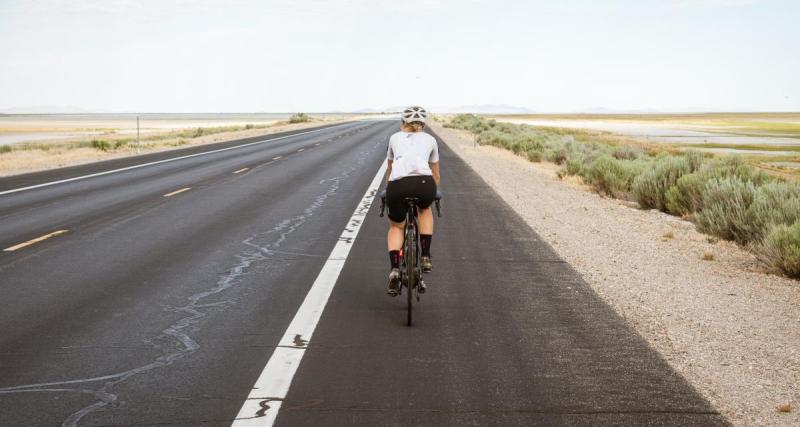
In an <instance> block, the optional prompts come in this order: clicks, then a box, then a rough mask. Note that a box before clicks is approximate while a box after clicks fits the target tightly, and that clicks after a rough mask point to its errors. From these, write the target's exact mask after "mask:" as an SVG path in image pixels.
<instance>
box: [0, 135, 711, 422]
mask: <svg viewBox="0 0 800 427" xmlns="http://www.w3.org/2000/svg"><path fill="white" fill-rule="evenodd" d="M396 130H397V123H396V122H355V123H349V124H345V125H339V126H332V127H327V128H325V129H320V130H317V131H314V132H311V133H306V132H300V133H296V134H295V135H291V134H287V135H283V136H270V137H265V138H259V139H251V140H248V141H237V142H232V143H226V144H223V145H220V146H218V147H207V148H206V149H205V150H201V151H207V150H209V149H211V150H215V149H220V148H230V149H227V150H225V151H218V152H215V153H212V154H207V155H197V156H194V157H188V158H184V159H180V160H175V161H167V162H163V163H158V164H152V165H149V166H145V167H137V168H134V169H129V170H126V171H121V172H117V173H112V174H106V175H101V176H96V177H93V178H87V179H79V180H74V181H70V182H64V183H61V184H56V185H52V186H45V187H41V188H35V189H30V190H26V191H19V192H14V193H6V194H2V193H3V192H8V191H9V190H13V189H14V188H19V187H25V186H33V185H39V184H43V183H47V182H49V181H53V180H63V179H72V178H75V177H79V176H82V175H85V174H87V173H88V174H92V173H98V172H102V171H104V170H109V169H116V168H122V167H130V166H134V165H136V164H139V163H141V162H157V161H162V160H166V159H168V158H169V157H174V156H177V155H191V154H198V153H199V152H200V151H197V150H199V149H196V148H193V149H192V150H195V151H191V152H183V153H181V154H175V153H173V154H172V155H168V154H159V155H158V157H150V158H145V159H142V158H139V159H128V160H124V161H121V163H115V164H108V163H106V164H95V165H89V166H82V167H78V168H69V169H62V170H58V171H53V172H48V173H40V174H31V175H28V176H22V177H16V178H8V179H0V248H16V249H15V250H13V251H3V252H0V424H1V425H11V426H15V425H25V426H28V425H60V424H62V423H63V424H67V425H70V424H71V425H173V424H176V425H230V424H231V422H233V420H234V418H236V417H237V414H238V413H239V411H240V409H241V408H242V406H243V404H244V402H245V399H246V398H247V397H248V394H249V393H250V391H251V389H252V388H253V384H254V382H255V381H256V379H257V378H258V377H259V375H260V374H261V373H262V371H263V370H264V367H265V365H266V364H267V362H268V361H269V360H270V358H271V356H272V355H273V353H274V352H275V351H276V347H277V346H278V344H279V341H280V340H281V338H282V336H283V335H284V333H285V332H286V331H287V326H288V325H289V324H290V322H291V321H292V319H293V318H294V316H295V314H296V312H297V311H298V307H300V305H301V303H303V301H304V299H305V297H306V294H307V293H308V292H309V290H310V289H311V287H312V284H313V283H314V282H315V280H316V279H317V277H318V275H320V271H321V269H322V268H323V265H324V264H325V262H326V260H327V259H328V258H329V256H330V255H331V251H332V250H333V249H334V247H335V246H336V245H337V242H338V241H339V240H340V235H341V234H342V231H343V229H346V228H347V227H348V226H349V225H348V224H349V222H350V220H351V215H352V214H353V212H354V210H355V209H357V207H358V206H359V204H360V203H361V201H362V197H363V195H364V193H365V191H366V190H367V188H368V186H369V184H370V182H371V181H372V180H373V178H374V177H375V175H376V172H377V171H378V168H379V166H380V165H381V163H382V161H383V159H384V156H385V150H386V142H387V138H388V136H389V135H390V134H391V133H393V132H394V131H396ZM278 137H280V139H274V140H272V141H265V142H260V143H258V141H260V140H263V139H272V138H278ZM242 144H251V145H247V146H243V147H241V148H232V147H235V146H238V145H242ZM441 155H442V173H443V189H444V191H445V193H446V200H445V203H444V217H443V218H441V219H440V220H438V221H437V223H436V227H437V229H436V235H435V238H434V242H433V254H434V272H433V273H432V274H430V275H429V276H428V280H427V282H428V283H429V288H430V290H429V292H428V293H426V294H425V295H423V299H422V302H421V303H420V304H419V305H418V306H417V308H418V309H417V311H416V312H415V325H414V326H413V327H411V328H409V327H406V326H405V324H404V321H405V312H404V304H403V300H402V299H400V298H397V299H392V298H390V297H388V296H386V295H385V293H384V285H385V275H386V273H387V256H386V253H385V231H386V224H385V221H386V220H385V218H378V216H377V206H376V205H373V206H372V207H371V209H370V211H369V213H368V216H367V217H366V220H365V221H364V222H363V225H362V226H361V230H360V232H359V234H358V237H357V238H356V239H355V241H354V243H353V244H352V247H351V250H350V253H349V256H348V257H347V259H346V261H345V262H344V266H343V268H342V270H341V274H340V275H339V276H338V280H337V281H336V282H335V283H336V284H335V287H334V288H333V291H332V294H331V296H330V299H329V300H328V302H327V305H326V306H325V310H324V312H323V313H322V316H321V318H320V320H319V323H318V324H317V326H316V330H315V331H314V335H313V337H312V338H311V339H310V341H309V342H308V343H303V345H304V350H303V353H304V356H303V359H302V361H301V363H300V365H299V369H298V370H297V372H296V374H295V376H294V379H293V382H292V383H291V384H292V385H291V388H290V389H289V392H288V395H287V396H286V398H285V399H283V401H282V402H281V403H282V405H281V409H280V412H279V413H278V415H277V422H276V424H277V425H286V426H295V425H368V426H373V425H537V424H538V425H599V424H610V425H726V422H725V420H724V419H723V418H722V417H721V416H720V415H719V414H717V413H716V411H715V410H714V409H713V408H712V407H710V405H709V404H708V403H707V402H706V401H705V400H704V399H703V398H702V397H701V396H699V395H698V393H697V392H696V391H694V390H693V389H692V387H691V386H690V385H689V384H688V383H687V382H686V381H685V380H684V379H683V378H681V377H680V376H679V375H678V374H677V373H675V372H674V371H673V370H672V369H671V368H670V367H669V366H668V364H667V363H666V362H665V361H664V360H663V359H662V358H661V357H660V356H659V355H658V354H657V353H656V352H654V351H653V350H652V349H651V348H650V347H649V346H648V345H647V344H646V342H645V341H643V340H642V339H641V338H640V337H639V336H638V335H637V334H636V333H635V332H634V331H632V330H631V329H630V328H628V327H627V326H626V325H625V324H624V322H623V320H622V319H621V318H619V317H618V316H617V315H616V314H615V313H614V312H613V310H612V309H610V308H609V307H608V306H607V305H605V304H604V303H603V302H602V301H601V300H600V298H599V297H598V296H597V295H596V294H594V293H593V292H592V291H591V289H590V288H589V287H588V286H587V285H586V284H585V283H584V282H583V281H582V280H581V279H580V277H579V276H578V274H577V273H576V272H575V271H574V270H573V269H572V268H571V267H570V266H569V265H568V264H566V263H564V262H563V261H562V260H561V259H559V258H558V256H557V255H556V254H555V253H554V252H553V250H552V249H551V248H550V247H549V246H548V245H547V244H546V243H545V242H543V241H542V240H541V239H540V238H539V237H538V236H537V235H536V233H534V232H533V231H532V230H531V229H530V228H528V227H527V226H526V225H525V224H524V222H523V221H522V220H521V219H520V218H519V217H518V216H517V215H516V214H514V213H513V212H512V211H511V210H510V208H509V207H508V206H507V205H506V204H505V203H504V202H503V201H502V200H500V199H499V198H498V197H497V195H496V194H495V193H494V192H493V191H492V190H491V189H490V188H489V187H488V186H487V185H486V184H485V183H484V182H483V181H482V180H481V179H480V177H478V176H477V175H475V173H474V172H473V171H472V170H471V169H469V167H468V166H467V165H466V164H464V163H463V162H462V161H460V160H459V159H458V158H457V157H455V155H453V154H452V153H451V152H450V150H448V149H447V147H446V146H441ZM58 232H60V234H52V233H58ZM48 235H50V237H49V238H47V239H44V240H37V238H39V237H43V236H48ZM265 406H266V408H265V410H269V409H267V408H269V405H265ZM261 415H263V414H261ZM254 416H258V415H255V414H254ZM255 420H256V421H258V418H256V419H255Z"/></svg>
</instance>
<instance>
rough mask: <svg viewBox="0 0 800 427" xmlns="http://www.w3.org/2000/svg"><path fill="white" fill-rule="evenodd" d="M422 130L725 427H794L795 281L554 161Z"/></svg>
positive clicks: (798, 380)
mask: <svg viewBox="0 0 800 427" xmlns="http://www.w3.org/2000/svg"><path fill="white" fill-rule="evenodd" d="M432 128H433V131H434V132H436V133H437V134H438V135H439V136H440V137H441V138H443V139H444V140H445V141H446V142H447V145H448V146H449V147H450V148H451V149H452V150H453V151H454V152H455V153H457V154H458V155H459V156H460V157H461V158H462V159H464V160H465V161H466V162H467V163H468V164H469V165H470V166H471V167H472V168H473V169H475V171H476V172H477V173H478V174H480V175H481V176H482V177H483V179H484V180H486V182H487V183H488V184H489V185H490V186H491V187H492V188H494V190H495V191H497V193H498V194H499V195H500V196H501V197H503V199H505V200H506V202H507V203H508V204H509V205H510V206H511V207H512V208H513V209H514V210H515V211H516V212H517V213H518V214H519V215H520V216H521V217H522V218H523V219H525V221H526V222H527V223H528V224H529V225H530V226H531V228H533V229H534V230H535V231H536V232H537V233H538V234H539V235H540V236H541V237H542V238H543V239H545V240H546V241H548V242H549V243H550V245H552V247H553V248H554V249H555V250H556V251H557V252H558V253H559V255H560V256H561V257H563V258H564V259H565V260H566V261H567V262H569V263H570V264H571V265H572V266H573V267H574V268H575V269H576V270H578V272H579V273H580V274H581V275H582V276H583V278H584V279H585V280H586V281H587V282H588V283H589V285H591V286H592V288H594V290H595V291H596V292H597V293H598V294H599V295H600V296H601V297H602V298H603V299H604V300H605V301H606V302H607V303H608V304H609V305H611V306H612V307H613V308H614V309H615V310H616V311H617V312H618V313H619V314H620V315H621V316H622V317H623V318H625V320H626V322H627V323H628V324H630V325H631V327H633V328H634V329H635V330H636V331H638V333H639V334H641V335H642V336H643V337H644V338H645V339H646V340H647V341H648V342H649V343H650V344H651V345H652V346H653V347H654V348H655V349H656V350H658V351H659V352H660V353H661V354H662V355H663V356H664V358H665V359H666V360H668V361H669V363H670V364H671V365H672V366H673V367H674V368H675V369H676V370H678V371H679V372H680V373H681V374H682V375H684V377H686V378H687V380H689V382H690V383H692V384H693V385H694V387H695V388H697V389H698V390H699V391H700V392H701V393H702V394H703V395H704V396H705V397H706V398H707V399H708V400H709V401H710V402H711V403H712V404H713V405H714V406H715V407H717V408H718V409H719V410H720V412H721V413H723V414H724V415H725V416H726V417H728V418H729V419H730V420H731V421H732V422H733V423H734V424H735V425H740V426H755V425H758V426H761V425H774V426H797V425H800V282H798V281H795V280H791V279H787V278H784V277H779V276H775V275H771V274H767V273H765V272H764V271H762V270H761V268H760V266H759V264H758V263H757V262H756V260H755V258H754V257H753V256H752V255H750V254H749V253H748V252H746V251H745V250H743V249H741V248H739V247H737V246H736V245H735V244H732V243H729V242H716V243H714V241H713V240H709V238H708V236H706V235H704V234H701V233H699V232H697V231H696V230H695V227H694V224H692V223H691V222H688V221H684V220H681V219H679V218H676V217H673V216H670V215H667V214H664V213H661V212H658V211H646V210H641V209H638V208H636V207H635V206H634V205H632V204H630V203H626V202H623V201H619V200H614V199H609V198H605V197H601V196H600V195H598V194H595V193H593V192H590V191H587V188H586V187H584V186H582V185H581V184H580V183H577V182H575V181H560V180H559V179H558V178H557V177H556V171H557V170H558V167H557V166H555V165H552V164H546V163H531V162H529V161H527V160H526V159H523V158H521V157H518V156H516V155H514V154H513V153H511V152H509V151H505V150H501V149H498V148H495V147H489V146H478V147H474V146H473V142H472V137H471V135H469V134H467V133H466V132H465V131H460V130H454V129H446V128H443V127H442V126H440V125H439V124H438V123H434V124H433V126H432ZM442 173H443V174H446V173H447V165H443V172H442ZM706 254H711V255H706ZM704 255H705V256H713V260H704V259H703V258H704ZM787 403H788V404H790V405H791V408H792V411H791V412H789V413H784V412H779V410H778V406H779V405H783V404H787Z"/></svg>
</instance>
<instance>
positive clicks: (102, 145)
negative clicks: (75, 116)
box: [91, 139, 111, 151]
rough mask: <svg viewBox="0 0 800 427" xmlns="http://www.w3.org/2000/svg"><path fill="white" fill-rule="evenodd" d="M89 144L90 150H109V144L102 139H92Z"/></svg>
mask: <svg viewBox="0 0 800 427" xmlns="http://www.w3.org/2000/svg"><path fill="white" fill-rule="evenodd" d="M91 144H92V148H94V149H97V150H100V151H108V150H110V149H111V143H110V142H108V141H106V140H103V139H93V140H92V142H91Z"/></svg>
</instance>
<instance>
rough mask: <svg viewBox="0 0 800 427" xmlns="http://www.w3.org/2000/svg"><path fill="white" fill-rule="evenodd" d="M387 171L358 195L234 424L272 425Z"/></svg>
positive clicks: (235, 426) (376, 177) (380, 170)
mask: <svg viewBox="0 0 800 427" xmlns="http://www.w3.org/2000/svg"><path fill="white" fill-rule="evenodd" d="M385 172H386V162H383V164H382V165H381V167H380V168H379V169H378V173H377V174H375V178H373V180H372V182H371V183H370V185H369V187H368V188H367V192H366V194H364V197H362V198H361V202H359V204H358V206H357V207H356V210H355V212H353V215H352V216H351V217H350V221H348V222H347V225H346V226H345V229H344V231H343V232H342V234H341V235H340V237H339V241H338V242H337V243H336V245H335V246H334V247H333V251H331V254H330V256H328V259H327V260H326V261H325V264H324V265H323V266H322V271H320V273H319V275H318V276H317V279H316V280H315V281H314V284H313V285H311V289H310V290H309V291H308V294H307V295H306V298H305V300H304V301H303V303H302V304H301V305H300V308H299V309H298V310H297V313H296V314H295V316H294V319H292V323H290V324H289V327H288V328H286V332H285V333H284V334H283V338H281V340H280V341H279V342H278V346H277V347H276V348H275V351H274V352H273V353H272V356H271V357H270V358H269V361H267V365H266V366H265V367H264V370H263V371H262V372H261V375H260V376H259V377H258V380H256V383H255V384H254V385H253V388H252V389H251V390H250V394H249V395H248V396H247V400H245V401H244V404H243V405H242V409H240V410H239V414H238V415H237V416H236V419H235V420H234V421H233V426H234V427H242V426H271V425H272V424H273V423H274V422H275V418H276V417H277V416H278V411H279V410H280V408H281V403H282V402H283V399H284V398H285V397H286V394H287V393H288V392H289V386H290V385H291V383H292V379H293V378H294V374H295V372H297V368H298V366H300V361H301V360H302V359H303V355H304V354H305V351H306V348H307V346H308V343H309V341H310V340H311V336H312V334H313V333H314V329H315V328H316V326H317V322H319V318H320V316H322V311H323V310H324V309H325V305H326V304H327V302H328V298H329V297H330V295H331V292H332V291H333V287H334V285H336V280H337V279H338V278H339V273H341V271H342V267H343V266H344V263H345V261H346V260H347V256H348V254H350V248H352V247H353V242H354V241H355V239H356V237H357V236H358V231H359V230H360V229H361V225H362V224H363V223H364V218H366V215H367V212H368V211H369V208H370V206H371V205H372V201H373V199H374V198H375V194H376V193H377V192H378V187H379V186H380V184H381V181H382V179H383V174H384V173H385Z"/></svg>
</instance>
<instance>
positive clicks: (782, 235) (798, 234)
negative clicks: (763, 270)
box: [763, 221, 800, 278]
mask: <svg viewBox="0 0 800 427" xmlns="http://www.w3.org/2000/svg"><path fill="white" fill-rule="evenodd" d="M764 252H765V253H764V256H763V257H764V258H765V259H766V260H767V261H768V262H769V263H770V264H772V266H773V267H775V268H777V269H779V270H781V271H783V272H784V273H786V275H788V276H791V277H795V278H800V221H795V222H794V223H793V224H792V225H778V226H776V227H774V228H773V229H772V231H770V233H769V234H768V235H767V238H766V240H765V242H764Z"/></svg>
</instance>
